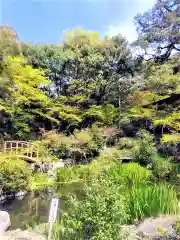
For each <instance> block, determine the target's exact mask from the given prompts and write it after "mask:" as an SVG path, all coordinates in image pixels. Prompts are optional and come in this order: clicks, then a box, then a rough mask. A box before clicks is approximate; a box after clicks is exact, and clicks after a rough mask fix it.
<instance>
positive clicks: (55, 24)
mask: <svg viewBox="0 0 180 240" xmlns="http://www.w3.org/2000/svg"><path fill="white" fill-rule="evenodd" d="M153 3H154V0H0V24H7V25H10V26H12V27H13V28H14V29H15V30H16V31H17V32H18V34H19V38H20V39H21V40H23V41H28V42H34V43H59V42H60V39H61V37H62V35H63V31H65V30H72V29H74V28H76V27H81V28H83V29H85V30H93V31H98V32H99V33H100V36H104V35H109V36H112V35H116V34H117V33H121V34H122V35H124V36H126V37H127V39H128V40H129V41H132V40H134V39H135V38H136V31H135V27H134V25H133V17H134V16H135V15H136V14H137V13H142V12H144V11H146V10H148V9H149V8H151V7H152V6H153Z"/></svg>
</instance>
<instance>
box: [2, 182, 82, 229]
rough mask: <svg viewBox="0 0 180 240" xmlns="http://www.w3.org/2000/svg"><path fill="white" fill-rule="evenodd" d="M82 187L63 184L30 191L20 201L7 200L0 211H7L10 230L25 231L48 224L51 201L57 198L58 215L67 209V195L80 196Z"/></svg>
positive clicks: (76, 184) (74, 184)
mask: <svg viewBox="0 0 180 240" xmlns="http://www.w3.org/2000/svg"><path fill="white" fill-rule="evenodd" d="M81 189H82V185H80V184H79V183H73V184H64V185H62V184H61V185H58V186H54V187H52V188H48V189H44V190H40V191H32V192H29V193H28V194H27V195H26V196H24V197H23V198H21V199H14V200H7V201H5V202H4V203H2V204H0V210H1V211H2V210H3V211H7V212H8V213H9V214H10V218H11V229H12V230H14V229H17V228H20V229H22V230H23V229H27V228H31V227H34V226H35V225H36V226H37V225H39V224H42V223H47V222H48V215H49V208H50V203H51V199H52V198H54V197H57V198H59V211H58V212H59V213H61V211H66V210H67V208H68V194H69V193H73V194H75V195H76V196H80V195H81V192H82V190H81Z"/></svg>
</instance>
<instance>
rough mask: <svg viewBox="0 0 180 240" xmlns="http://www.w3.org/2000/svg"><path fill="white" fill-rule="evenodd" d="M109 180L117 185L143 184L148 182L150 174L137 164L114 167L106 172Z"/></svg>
mask: <svg viewBox="0 0 180 240" xmlns="http://www.w3.org/2000/svg"><path fill="white" fill-rule="evenodd" d="M108 174H109V176H110V178H111V179H112V180H114V181H118V183H119V184H121V183H125V184H128V185H129V184H130V185H138V184H145V183H148V182H149V181H150V177H151V172H150V171H149V170H147V169H145V168H144V167H141V166H140V165H139V164H137V163H128V164H124V165H123V164H122V165H119V166H118V165H115V166H113V167H111V168H110V169H109V171H108Z"/></svg>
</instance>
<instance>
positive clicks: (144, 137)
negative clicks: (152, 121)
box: [135, 130, 157, 166]
mask: <svg viewBox="0 0 180 240" xmlns="http://www.w3.org/2000/svg"><path fill="white" fill-rule="evenodd" d="M139 137H140V140H139V147H138V148H136V150H135V159H136V161H137V162H138V163H140V164H141V165H143V166H147V165H148V164H152V163H153V160H152V158H153V156H154V154H156V152H157V150H156V148H155V144H154V142H153V137H152V136H151V135H150V134H149V133H148V132H146V131H145V130H142V131H140V133H139Z"/></svg>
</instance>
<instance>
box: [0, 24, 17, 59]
mask: <svg viewBox="0 0 180 240" xmlns="http://www.w3.org/2000/svg"><path fill="white" fill-rule="evenodd" d="M20 53H21V45H20V42H19V41H18V36H17V33H16V32H15V30H14V29H13V28H11V27H9V26H5V25H1V26H0V56H17V55H20Z"/></svg>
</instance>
